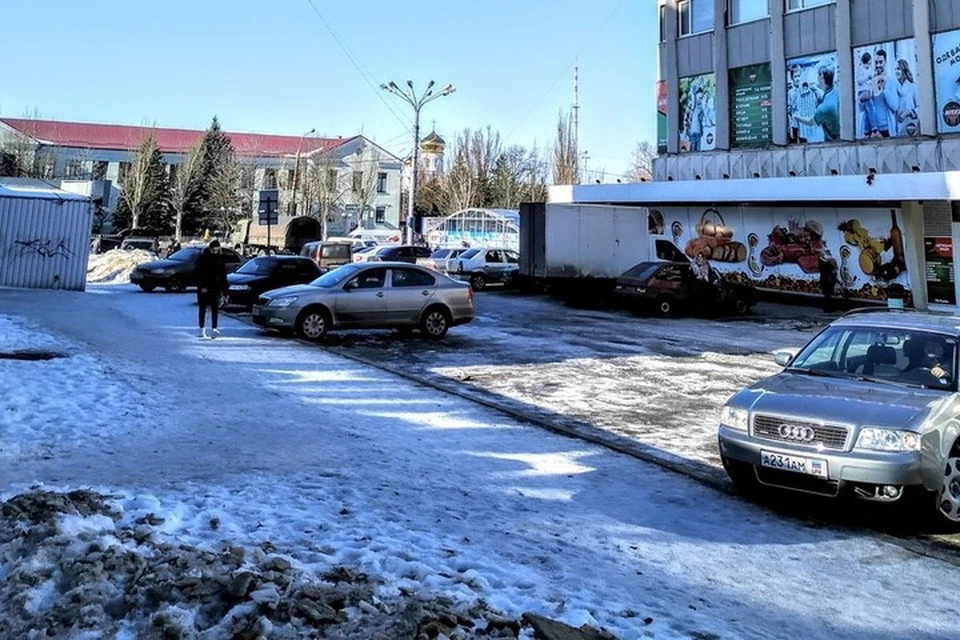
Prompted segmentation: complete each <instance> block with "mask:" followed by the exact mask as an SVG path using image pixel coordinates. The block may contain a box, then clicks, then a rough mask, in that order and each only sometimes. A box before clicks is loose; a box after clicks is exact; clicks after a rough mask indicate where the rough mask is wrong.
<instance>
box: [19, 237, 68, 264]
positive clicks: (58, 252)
mask: <svg viewBox="0 0 960 640" xmlns="http://www.w3.org/2000/svg"><path fill="white" fill-rule="evenodd" d="M13 244H14V246H15V247H16V249H15V253H14V256H13V257H14V258H22V257H24V256H28V255H38V256H40V257H42V258H56V257H58V256H59V257H61V258H64V259H67V258H72V257H73V251H71V250H70V247H68V246H67V243H66V241H65V240H61V241H60V242H58V243H57V244H56V245H54V244H53V240H51V239H49V238H48V239H46V240H42V239H40V238H35V239H33V240H14V241H13Z"/></svg>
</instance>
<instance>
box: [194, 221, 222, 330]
mask: <svg viewBox="0 0 960 640" xmlns="http://www.w3.org/2000/svg"><path fill="white" fill-rule="evenodd" d="M194 273H195V276H196V280H197V307H198V308H199V315H198V321H199V325H200V337H201V338H206V337H207V329H206V327H205V326H204V325H205V324H206V319H207V307H210V327H211V329H212V330H213V333H212V334H211V335H210V337H211V338H216V337H217V336H219V335H220V329H219V328H218V325H219V320H220V297H221V295H222V294H223V292H224V291H226V290H227V267H226V265H225V264H224V262H223V258H222V257H221V256H220V242H219V241H218V240H216V239H214V240H211V241H210V244H209V245H208V246H207V248H206V249H204V250H203V253H201V254H200V256H199V257H198V258H197V264H196V267H195V272H194Z"/></svg>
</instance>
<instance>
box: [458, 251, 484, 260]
mask: <svg viewBox="0 0 960 640" xmlns="http://www.w3.org/2000/svg"><path fill="white" fill-rule="evenodd" d="M478 253H480V249H468V250H467V251H464V252H463V253H462V254H461V255H460V257H461V258H463V259H464V260H469V259H470V258H472V257H473V256H475V255H477V254H478Z"/></svg>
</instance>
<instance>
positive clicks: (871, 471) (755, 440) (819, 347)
mask: <svg viewBox="0 0 960 640" xmlns="http://www.w3.org/2000/svg"><path fill="white" fill-rule="evenodd" d="M958 344H960V324H958V321H957V318H956V316H953V315H947V314H936V313H926V312H914V311H892V310H886V309H882V308H881V309H874V310H870V311H869V312H864V311H862V310H861V311H860V312H851V313H848V314H847V315H845V316H843V317H841V318H840V319H838V320H836V321H834V322H832V323H831V324H830V325H828V326H827V327H826V328H825V329H824V330H823V331H821V332H820V333H819V334H817V335H816V336H815V337H814V338H813V339H812V340H811V341H810V342H809V343H807V345H806V346H804V347H803V348H802V349H801V350H800V352H799V353H797V354H796V355H793V354H791V353H787V352H780V353H777V354H776V356H775V358H776V362H777V363H778V364H780V365H782V366H784V367H785V368H784V369H783V371H781V372H780V373H778V374H776V375H774V376H771V377H769V378H766V379H764V380H761V381H759V382H757V383H756V384H753V385H751V386H749V387H747V388H746V389H743V390H742V391H740V392H739V393H737V394H736V395H734V396H733V397H732V398H730V400H728V401H727V403H726V405H725V406H724V408H723V410H722V412H721V414H720V427H719V444H720V455H721V458H722V460H723V466H724V468H725V469H726V471H727V473H728V475H729V476H730V478H731V479H732V480H733V482H734V483H735V484H736V485H738V486H740V487H741V488H744V489H747V490H750V489H753V488H755V487H756V486H758V485H765V486H770V487H776V488H779V489H786V490H790V491H796V492H802V493H813V494H818V495H821V496H827V497H837V496H841V495H852V496H855V497H857V498H861V499H864V500H872V501H877V502H886V503H894V502H899V501H904V503H905V504H904V503H901V504H904V506H909V507H910V508H911V509H912V508H913V507H917V506H919V507H920V508H921V509H922V510H924V511H925V512H926V513H927V514H929V515H933V516H935V517H937V518H939V519H940V520H941V521H942V523H945V524H948V525H950V526H951V527H952V528H954V529H956V528H960V428H958V424H960V422H958V421H960V396H958V394H957V373H958V371H957V355H958V348H957V347H958Z"/></svg>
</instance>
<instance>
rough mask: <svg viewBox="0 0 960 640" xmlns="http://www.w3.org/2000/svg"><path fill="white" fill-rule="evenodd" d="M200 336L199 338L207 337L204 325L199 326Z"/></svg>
mask: <svg viewBox="0 0 960 640" xmlns="http://www.w3.org/2000/svg"><path fill="white" fill-rule="evenodd" d="M200 337H201V338H206V337H207V330H206V328H204V327H201V328H200Z"/></svg>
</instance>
